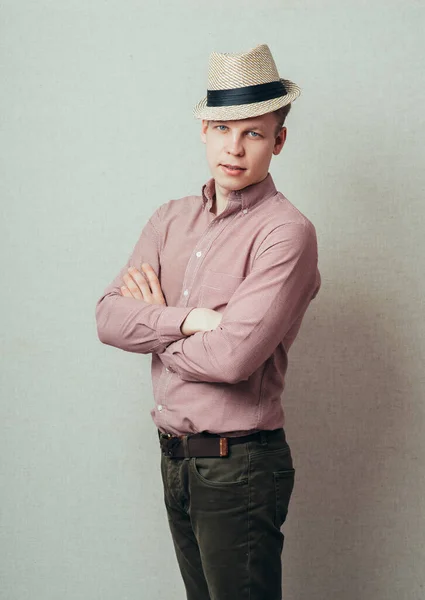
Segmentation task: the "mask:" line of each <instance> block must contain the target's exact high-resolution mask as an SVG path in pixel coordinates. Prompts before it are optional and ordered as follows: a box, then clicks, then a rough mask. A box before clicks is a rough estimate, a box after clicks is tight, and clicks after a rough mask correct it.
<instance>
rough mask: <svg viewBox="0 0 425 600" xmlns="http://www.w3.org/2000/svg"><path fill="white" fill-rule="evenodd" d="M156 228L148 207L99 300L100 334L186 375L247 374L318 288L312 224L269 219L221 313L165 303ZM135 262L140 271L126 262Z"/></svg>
mask: <svg viewBox="0 0 425 600" xmlns="http://www.w3.org/2000/svg"><path fill="white" fill-rule="evenodd" d="M159 228H160V219H159V217H158V214H157V213H155V214H154V215H153V217H151V219H150V220H149V222H148V223H147V225H146V226H145V228H144V230H143V232H142V235H141V237H140V238H139V241H138V243H137V244H136V246H135V248H134V250H133V253H132V255H131V256H130V258H129V260H128V262H127V264H126V265H125V267H123V268H122V269H121V271H120V273H119V274H118V275H117V277H116V278H115V279H114V281H113V282H112V283H111V284H110V285H109V286H108V287H107V288H106V290H105V292H104V294H103V295H102V297H101V298H100V299H99V300H98V302H97V305H96V319H97V328H98V336H99V339H100V341H101V342H103V343H105V344H109V345H112V346H115V347H117V348H121V349H123V350H127V351H129V352H138V353H141V354H148V353H155V354H156V355H157V356H158V357H159V359H160V360H161V362H162V363H163V364H164V366H166V367H168V368H170V370H173V371H175V372H176V373H177V374H178V375H179V377H180V378H181V379H183V380H185V381H199V382H221V383H237V382H239V381H244V380H247V379H248V378H249V376H250V375H251V374H252V373H253V372H254V371H255V370H256V369H258V368H259V367H260V366H261V364H263V363H264V362H265V361H266V360H267V359H268V358H269V357H270V356H271V355H272V354H273V352H274V350H275V349H276V347H277V346H278V344H279V343H280V342H282V341H283V340H284V339H285V338H286V340H287V346H288V347H289V345H290V343H292V341H293V339H294V338H295V335H296V334H297V332H298V329H299V327H300V325H301V320H302V318H303V315H304V313H305V311H306V309H307V307H308V304H309V303H310V301H311V300H312V299H313V298H314V297H315V296H316V295H317V293H318V291H319V288H320V274H319V271H318V269H317V240H316V233H315V229H314V227H313V226H310V225H304V224H301V223H286V224H284V225H278V226H277V227H275V229H273V230H272V231H271V232H270V233H269V234H268V235H267V236H266V238H265V239H264V240H263V241H262V243H261V244H260V247H259V248H258V250H257V253H256V256H255V257H254V261H253V265H252V268H251V270H250V273H249V274H248V276H247V277H246V278H245V279H244V281H243V282H242V283H241V284H240V285H239V287H238V288H237V290H236V291H235V292H234V294H233V295H232V297H231V298H230V300H229V302H228V304H227V306H226V308H225V310H224V312H223V313H222V314H221V313H217V312H216V311H213V310H210V309H206V308H197V307H196V308H195V307H172V306H166V304H165V300H164V295H163V293H162V290H161V286H160V283H159V279H158V277H157V275H156V273H158V274H159V272H160V261H159V255H160V253H159V248H160V235H159V233H158V232H159V230H160V229H159ZM142 264H143V268H142V271H143V273H141V272H140V271H139V270H138V269H137V268H133V269H131V267H134V265H137V266H139V265H142ZM123 284H124V285H123Z"/></svg>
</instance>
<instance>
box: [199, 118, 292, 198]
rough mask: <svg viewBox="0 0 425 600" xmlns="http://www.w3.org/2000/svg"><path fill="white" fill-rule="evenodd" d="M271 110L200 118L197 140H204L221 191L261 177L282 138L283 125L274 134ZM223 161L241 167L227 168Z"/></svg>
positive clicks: (275, 123)
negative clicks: (238, 116) (244, 116)
mask: <svg viewBox="0 0 425 600" xmlns="http://www.w3.org/2000/svg"><path fill="white" fill-rule="evenodd" d="M276 127H277V121H276V117H275V115H274V114H273V113H266V114H264V115H260V116H258V117H250V118H248V119H240V120H236V121H210V122H209V123H208V121H206V120H202V131H201V140H202V141H203V142H204V144H206V151H207V161H208V165H209V168H210V171H211V175H212V177H214V179H215V183H216V186H217V185H218V186H219V187H220V188H221V189H222V191H223V192H224V193H226V192H230V191H232V190H240V189H242V188H244V187H246V186H247V185H251V184H253V183H257V182H259V181H262V180H263V179H264V178H265V177H266V176H267V173H268V170H269V165H270V161H271V158H272V155H273V154H276V155H277V154H279V153H280V151H281V150H282V147H283V145H284V143H285V139H286V127H283V128H282V129H281V130H280V132H279V133H278V134H277V135H276ZM223 165H234V166H238V167H243V170H238V171H228V170H227V169H226V168H225V167H224V166H223Z"/></svg>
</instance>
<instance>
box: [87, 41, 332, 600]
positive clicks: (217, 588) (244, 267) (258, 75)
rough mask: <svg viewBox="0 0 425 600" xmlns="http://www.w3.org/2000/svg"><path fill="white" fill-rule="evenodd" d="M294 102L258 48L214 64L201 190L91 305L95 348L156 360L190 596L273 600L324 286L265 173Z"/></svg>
mask: <svg viewBox="0 0 425 600" xmlns="http://www.w3.org/2000/svg"><path fill="white" fill-rule="evenodd" d="M299 94H300V88H299V87H298V86H297V85H296V84H294V83H293V82H291V81H289V80H286V79H281V78H280V77H279V74H278V71H277V68H276V65H275V63H274V60H273V57H272V55H271V53H270V50H269V48H268V46H267V45H266V44H261V45H258V46H256V47H255V48H253V49H252V50H250V51H248V52H246V53H241V54H228V53H226V54H220V53H216V52H213V53H212V54H211V56H210V63H209V75H208V93H207V96H206V97H205V98H204V99H203V100H201V102H199V103H198V104H197V105H196V107H195V109H194V115H195V117H196V118H199V119H202V131H201V139H202V141H203V142H204V144H205V145H206V151H207V160H208V165H209V168H210V171H211V174H212V178H211V179H209V180H208V181H207V182H206V184H205V185H204V186H203V187H202V194H201V196H187V197H184V198H180V199H178V200H170V201H169V202H167V203H165V204H162V205H161V206H159V208H158V209H157V210H156V211H155V213H154V214H153V215H152V217H151V218H150V219H149V221H148V223H147V224H146V226H145V227H144V229H143V231H142V233H141V236H140V238H139V240H138V242H137V243H136V246H135V247H134V250H133V252H132V254H131V256H130V258H129V260H128V262H127V264H126V265H125V267H123V268H122V269H121V271H120V273H119V274H118V275H117V277H116V278H115V279H114V281H113V282H112V283H111V285H110V286H108V287H107V288H106V290H105V292H104V294H103V295H102V297H101V298H100V299H99V301H98V303H97V306H96V319H97V328H98V335H99V339H100V340H101V341H102V342H103V343H105V344H109V345H112V346H115V347H117V348H121V349H123V350H126V351H129V352H139V353H141V354H152V381H153V391H154V399H155V406H154V408H153V409H152V411H151V415H152V418H153V421H154V423H155V424H156V426H157V428H158V436H159V442H160V446H161V449H162V454H161V474H162V480H163V485H164V500H165V506H166V511H167V515H168V521H169V525H170V529H171V533H172V539H173V543H174V547H175V552H176V556H177V560H178V564H179V567H180V570H181V574H182V577H183V581H184V584H185V587H186V592H187V598H188V599H189V600H227V599H229V600H230V599H231V600H244V599H247V600H248V598H249V599H250V600H265V599H267V600H279V599H280V598H281V594H282V590H281V573H282V567H281V553H282V549H283V541H284V535H283V533H282V532H281V530H280V528H281V526H282V524H283V523H284V521H285V519H286V515H287V512H288V506H289V501H290V497H291V494H292V491H293V485H294V476H295V469H294V466H293V462H292V456H291V451H290V447H289V445H288V442H287V440H286V435H285V431H284V428H283V426H284V413H283V409H282V405H281V394H282V391H283V388H284V376H285V373H286V370H287V365H288V359H287V353H288V350H289V347H290V346H291V344H292V343H293V341H294V339H295V337H296V335H297V333H298V331H299V329H300V326H301V321H302V318H303V316H304V314H305V311H306V310H307V307H308V305H309V303H310V301H311V300H312V299H313V298H314V297H315V296H316V295H317V292H318V290H319V288H320V284H321V280H320V273H319V270H318V266H317V263H318V256H317V240H316V232H315V228H314V226H313V225H312V223H311V222H310V221H309V220H308V219H307V217H305V216H304V215H303V214H302V213H301V212H300V211H299V210H298V209H297V208H295V206H294V205H292V204H291V203H290V202H289V200H287V198H285V196H284V195H283V194H282V193H280V192H278V191H277V190H276V187H275V185H274V182H273V179H272V177H271V174H270V173H269V172H268V168H269V165H270V161H271V158H272V156H273V155H278V154H279V153H280V152H281V150H282V147H283V145H284V143H285V140H286V131H287V130H286V127H283V126H282V125H283V122H284V119H285V116H286V114H287V112H288V111H289V108H290V106H291V102H292V101H294V100H295V98H297V97H298V95H299Z"/></svg>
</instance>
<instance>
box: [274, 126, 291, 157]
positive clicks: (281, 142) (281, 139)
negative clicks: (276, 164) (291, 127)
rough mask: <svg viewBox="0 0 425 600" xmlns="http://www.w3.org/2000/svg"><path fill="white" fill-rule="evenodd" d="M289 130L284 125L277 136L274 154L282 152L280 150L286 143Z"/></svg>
mask: <svg viewBox="0 0 425 600" xmlns="http://www.w3.org/2000/svg"><path fill="white" fill-rule="evenodd" d="M287 131H288V130H287V129H286V127H282V129H281V130H280V131H279V133H278V135H277V136H276V139H275V144H274V148H273V154H275V155H276V156H277V155H278V154H280V151H281V150H282V148H283V146H284V144H285V141H286V134H287Z"/></svg>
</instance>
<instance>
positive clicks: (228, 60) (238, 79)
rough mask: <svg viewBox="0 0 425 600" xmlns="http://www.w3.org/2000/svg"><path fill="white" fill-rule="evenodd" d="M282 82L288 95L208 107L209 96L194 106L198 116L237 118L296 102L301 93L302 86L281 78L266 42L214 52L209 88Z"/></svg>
mask: <svg viewBox="0 0 425 600" xmlns="http://www.w3.org/2000/svg"><path fill="white" fill-rule="evenodd" d="M279 80H280V81H281V82H282V83H283V85H284V86H285V88H286V90H287V94H286V95H285V96H281V97H280V98H273V99H271V100H264V101H262V102H253V103H252V104H240V105H238V106H211V107H208V106H207V96H205V97H204V98H202V100H200V102H198V103H197V104H196V106H195V107H194V109H193V115H194V117H195V118H196V119H217V120H237V119H246V118H248V117H255V116H258V115H262V114H265V113H268V112H272V111H274V110H277V109H278V108H280V107H282V106H285V105H286V104H289V103H290V102H293V101H294V100H295V99H296V98H297V97H298V96H299V95H300V93H301V89H300V88H299V86H298V85H297V84H296V83H294V82H292V81H290V80H288V79H282V78H281V77H279V72H278V70H277V68H276V64H275V62H274V59H273V56H272V54H271V52H270V49H269V47H268V46H267V44H260V45H258V46H256V47H255V48H252V49H251V50H249V51H248V52H241V53H239V54H231V53H219V52H212V53H211V55H210V59H209V65H208V84H207V89H208V90H225V89H233V88H241V87H245V86H248V85H258V84H261V83H270V82H272V81H279Z"/></svg>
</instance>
